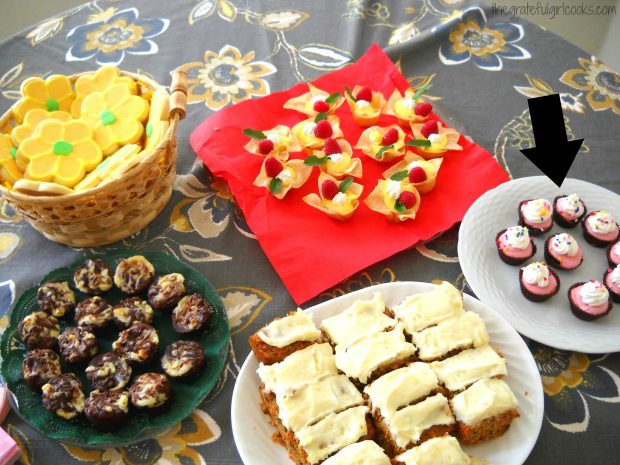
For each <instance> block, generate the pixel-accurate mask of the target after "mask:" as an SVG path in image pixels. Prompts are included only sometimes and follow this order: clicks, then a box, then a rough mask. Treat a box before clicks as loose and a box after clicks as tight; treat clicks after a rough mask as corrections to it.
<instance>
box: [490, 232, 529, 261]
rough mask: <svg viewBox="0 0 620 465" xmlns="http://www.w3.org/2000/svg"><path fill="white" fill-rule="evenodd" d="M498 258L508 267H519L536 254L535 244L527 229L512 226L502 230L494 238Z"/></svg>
mask: <svg viewBox="0 0 620 465" xmlns="http://www.w3.org/2000/svg"><path fill="white" fill-rule="evenodd" d="M495 243H496V244H497V253H498V254H499V258H501V259H502V261H503V262H504V263H506V264H508V265H520V264H521V263H523V262H524V261H526V260H527V259H529V258H531V257H532V256H533V255H534V254H535V253H536V244H534V239H532V238H531V237H530V235H529V232H528V229H527V228H524V227H522V226H512V227H510V228H507V229H503V230H501V231H500V232H498V233H497V236H495Z"/></svg>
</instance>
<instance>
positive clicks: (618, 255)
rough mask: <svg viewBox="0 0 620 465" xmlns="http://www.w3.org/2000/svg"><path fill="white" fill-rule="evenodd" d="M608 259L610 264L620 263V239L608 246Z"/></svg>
mask: <svg viewBox="0 0 620 465" xmlns="http://www.w3.org/2000/svg"><path fill="white" fill-rule="evenodd" d="M607 261H608V262H609V266H612V267H613V266H616V265H620V241H616V242H614V243H612V244H609V245H608V246H607Z"/></svg>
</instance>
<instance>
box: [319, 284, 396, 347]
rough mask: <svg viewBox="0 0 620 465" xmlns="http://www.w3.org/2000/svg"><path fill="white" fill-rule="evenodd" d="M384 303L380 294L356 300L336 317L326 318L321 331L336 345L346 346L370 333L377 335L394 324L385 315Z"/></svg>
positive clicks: (376, 293)
mask: <svg viewBox="0 0 620 465" xmlns="http://www.w3.org/2000/svg"><path fill="white" fill-rule="evenodd" d="M384 312H385V302H384V301H383V296H382V295H381V293H380V292H375V293H374V294H373V297H372V299H369V300H357V301H355V302H354V303H353V304H352V305H351V306H350V307H348V308H347V309H345V310H344V311H342V312H340V313H339V314H338V315H335V316H332V317H330V318H326V319H325V320H323V322H322V323H321V329H322V330H323V331H325V333H326V334H327V335H328V336H329V338H330V339H331V340H332V341H333V342H334V343H335V344H338V345H344V346H348V345H350V344H352V343H353V342H355V341H357V340H358V339H362V338H364V337H366V336H367V335H368V334H371V333H378V332H381V331H383V330H385V329H386V328H390V327H393V326H394V325H395V324H396V321H394V320H393V319H392V318H390V317H389V316H387V315H386V314H385V313H384Z"/></svg>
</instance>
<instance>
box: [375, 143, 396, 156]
mask: <svg viewBox="0 0 620 465" xmlns="http://www.w3.org/2000/svg"><path fill="white" fill-rule="evenodd" d="M393 148H394V144H390V145H386V146H385V147H381V148H380V149H379V150H378V151H377V153H375V158H381V155H383V152H385V151H386V150H390V149H393Z"/></svg>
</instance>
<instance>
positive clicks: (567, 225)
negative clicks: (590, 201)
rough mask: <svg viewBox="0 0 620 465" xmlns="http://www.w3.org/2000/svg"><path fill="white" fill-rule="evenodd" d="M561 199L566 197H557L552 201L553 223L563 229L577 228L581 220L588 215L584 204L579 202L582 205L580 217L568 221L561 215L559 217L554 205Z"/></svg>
mask: <svg viewBox="0 0 620 465" xmlns="http://www.w3.org/2000/svg"><path fill="white" fill-rule="evenodd" d="M563 197H566V196H565V195H558V196H557V197H556V198H555V199H553V221H554V222H556V223H557V224H558V225H560V226H562V227H563V228H566V229H572V228H574V227H575V226H577V225H578V224H579V223H580V222H581V220H583V218H584V217H585V216H586V215H587V214H588V208H587V207H586V204H585V203H583V200H581V205H583V213H581V215H579V217H578V218H575V219H574V220H568V219H566V218H564V217H563V216H562V215H560V213H559V212H558V211H557V208H556V203H557V201H558V199H561V198H563Z"/></svg>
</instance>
